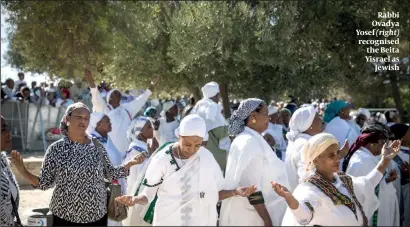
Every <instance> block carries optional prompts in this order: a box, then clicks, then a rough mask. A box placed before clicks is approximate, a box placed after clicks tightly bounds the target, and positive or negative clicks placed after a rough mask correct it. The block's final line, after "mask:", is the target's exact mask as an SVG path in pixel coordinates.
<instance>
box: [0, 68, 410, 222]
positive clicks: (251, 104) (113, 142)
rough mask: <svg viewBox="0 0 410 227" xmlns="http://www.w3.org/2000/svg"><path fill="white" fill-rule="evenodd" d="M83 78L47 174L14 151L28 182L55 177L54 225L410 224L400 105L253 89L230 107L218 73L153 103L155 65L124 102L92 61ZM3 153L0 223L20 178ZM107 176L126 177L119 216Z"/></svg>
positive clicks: (7, 218)
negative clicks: (374, 109) (370, 106)
mask: <svg viewBox="0 0 410 227" xmlns="http://www.w3.org/2000/svg"><path fill="white" fill-rule="evenodd" d="M85 78H86V81H87V82H88V86H89V90H90V93H91V100H92V108H89V107H87V106H86V105H84V104H82V103H80V102H78V100H77V101H74V100H73V101H72V103H67V101H66V102H65V103H64V104H67V109H66V112H65V115H64V117H63V118H62V120H61V124H60V129H61V131H62V133H63V135H64V137H63V139H61V140H58V141H57V142H55V143H53V144H52V145H50V146H49V148H48V150H47V151H46V155H45V157H44V162H43V166H42V168H41V171H40V174H39V175H38V176H37V175H34V174H33V173H30V172H29V171H28V170H27V168H26V167H25V165H24V160H23V159H22V157H21V156H20V154H19V153H18V152H17V151H13V152H12V153H11V160H12V165H14V166H15V167H16V169H17V170H18V171H19V172H20V174H21V175H22V176H23V177H24V178H25V179H27V180H28V181H29V182H30V184H32V185H33V187H35V188H39V189H42V190H46V189H48V188H50V187H52V186H54V187H55V189H54V192H53V196H52V199H51V203H50V209H51V212H52V214H53V225H55V226H65V225H88V226H107V225H108V226H149V225H153V226H163V225H168V226H174V225H175V226H186V225H195V226H202V225H206V226H216V225H219V226H238V225H247V226H295V225H313V226H330V225H332V226H334V225H337V226H342V225H343V226H352V225H355V226H359V225H361V226H369V225H372V226H408V225H410V191H409V183H410V182H409V175H410V170H409V169H410V168H409V164H408V163H409V161H410V150H409V147H410V129H409V126H408V125H406V124H403V123H401V119H400V116H399V114H398V113H397V112H395V111H389V112H386V113H384V114H383V116H384V118H383V117H381V116H380V114H379V115H378V116H372V115H371V114H370V112H369V110H367V109H364V108H357V109H355V110H353V108H354V106H353V105H352V104H351V103H349V102H346V101H344V100H330V101H326V100H322V101H321V102H319V100H312V102H309V103H306V104H303V105H301V106H300V107H299V106H298V105H297V103H296V101H295V100H294V99H292V100H291V101H290V102H288V103H283V102H274V101H270V102H265V101H264V100H261V99H257V98H248V99H244V100H241V101H240V102H235V101H234V102H233V103H231V105H230V108H231V110H232V111H233V113H232V115H231V117H230V118H229V119H225V117H224V114H223V113H224V108H223V106H222V104H221V103H220V99H221V98H220V90H219V85H218V84H217V83H216V82H209V83H207V84H205V85H204V86H203V87H202V95H203V98H202V99H201V100H192V99H190V100H188V97H184V98H182V99H181V98H177V99H176V100H165V101H164V102H163V103H161V105H155V104H158V103H155V104H154V103H153V102H152V101H151V102H149V97H150V95H151V94H152V93H153V92H155V90H154V89H155V87H156V86H157V85H156V82H157V78H156V77H153V78H152V82H151V84H150V85H149V87H148V88H147V89H146V90H145V91H143V92H141V93H140V94H139V95H136V96H134V97H132V98H130V99H129V100H127V101H126V102H124V101H123V100H124V99H123V94H124V93H122V92H121V91H120V90H118V89H111V88H109V89H107V90H101V89H99V88H100V87H102V86H97V85H96V84H95V82H94V78H93V76H92V73H91V72H90V71H89V70H88V69H87V68H86V69H85ZM20 79H21V78H20ZM7 87H9V86H8V85H7ZM7 91H8V90H7ZM106 91H108V92H106ZM104 92H106V93H104ZM62 93H64V92H62ZM68 97H69V95H68ZM1 126H2V131H1V132H2V140H1V149H2V150H11V149H12V144H11V135H10V131H9V129H8V127H7V123H6V122H5V120H4V119H3V118H2V123H1ZM1 158H2V159H1V164H2V166H1V167H2V168H1V171H2V174H1V175H0V177H1V179H0V180H1V182H6V184H2V186H1V187H2V188H1V190H0V193H2V194H1V195H0V198H2V199H4V203H3V202H2V204H1V209H0V217H1V222H0V223H1V225H2V226H3V225H4V226H11V225H14V223H15V222H21V221H20V220H19V218H18V212H17V211H16V208H18V204H19V188H18V184H17V182H16V181H15V177H14V175H13V173H12V172H11V170H10V164H9V162H8V161H7V157H6V155H5V154H4V153H2V156H1ZM104 166H108V168H107V169H105V168H104ZM3 172H4V174H3ZM104 179H106V180H109V182H111V183H113V184H117V185H120V186H121V190H122V193H121V194H122V195H121V196H118V197H117V198H116V201H117V202H118V204H123V205H125V206H128V207H129V209H128V213H127V217H126V218H125V219H123V220H119V219H116V218H112V217H113V216H112V215H109V212H111V211H110V210H108V209H107V194H106V187H105V184H104ZM8 182H10V183H8Z"/></svg>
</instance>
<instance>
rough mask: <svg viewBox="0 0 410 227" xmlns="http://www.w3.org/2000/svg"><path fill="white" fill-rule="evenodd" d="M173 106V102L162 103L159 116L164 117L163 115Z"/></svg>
mask: <svg viewBox="0 0 410 227" xmlns="http://www.w3.org/2000/svg"><path fill="white" fill-rule="evenodd" d="M173 106H175V102H174V101H167V102H165V103H164V105H163V106H162V112H161V116H163V117H165V113H166V112H167V111H168V110H170V109H171V108H172V107H173Z"/></svg>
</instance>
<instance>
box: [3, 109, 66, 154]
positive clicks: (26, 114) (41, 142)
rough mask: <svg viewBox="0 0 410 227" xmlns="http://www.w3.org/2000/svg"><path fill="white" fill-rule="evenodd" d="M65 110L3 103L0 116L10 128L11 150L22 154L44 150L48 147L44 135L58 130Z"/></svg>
mask: <svg viewBox="0 0 410 227" xmlns="http://www.w3.org/2000/svg"><path fill="white" fill-rule="evenodd" d="M65 109H66V108H65V107H61V108H56V107H52V106H40V105H35V104H32V103H21V102H18V101H6V102H4V103H3V104H2V108H1V114H2V115H3V117H4V119H5V120H6V122H7V124H8V125H9V127H10V130H11V133H12V138H13V149H19V150H21V151H23V152H25V151H29V150H45V149H46V148H47V146H48V145H47V141H46V139H45V133H46V131H47V130H48V129H50V128H58V126H59V123H60V120H61V118H62V116H63V115H64V112H65ZM17 141H18V142H19V143H16V142H17ZM20 145H21V147H20Z"/></svg>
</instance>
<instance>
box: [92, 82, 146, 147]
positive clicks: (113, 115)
mask: <svg viewBox="0 0 410 227" xmlns="http://www.w3.org/2000/svg"><path fill="white" fill-rule="evenodd" d="M91 94H92V99H91V101H92V103H93V110H94V112H100V113H104V114H107V115H108V117H110V120H111V123H112V131H111V132H110V133H109V135H110V137H111V139H112V141H113V142H114V144H115V146H116V147H117V148H118V150H119V151H120V152H122V153H123V155H125V152H126V151H127V150H128V146H129V144H130V141H129V140H128V139H127V130H128V127H129V125H130V124H131V121H132V119H133V118H134V116H135V115H136V114H137V113H138V112H139V111H140V109H141V107H143V106H144V104H145V103H146V102H147V100H148V97H149V96H150V95H151V91H150V90H149V89H147V90H145V91H144V93H142V94H141V95H140V96H138V97H137V98H135V99H134V100H133V101H132V102H129V103H124V104H121V105H120V106H119V107H117V108H116V109H113V108H112V106H111V105H109V104H107V103H105V101H104V99H103V97H102V96H101V94H100V92H99V91H98V89H97V88H91Z"/></svg>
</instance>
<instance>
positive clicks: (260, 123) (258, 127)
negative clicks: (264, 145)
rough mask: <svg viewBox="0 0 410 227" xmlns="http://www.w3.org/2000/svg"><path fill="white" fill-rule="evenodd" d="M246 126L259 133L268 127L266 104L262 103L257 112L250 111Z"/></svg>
mask: <svg viewBox="0 0 410 227" xmlns="http://www.w3.org/2000/svg"><path fill="white" fill-rule="evenodd" d="M253 120H254V121H253ZM253 122H255V123H253ZM247 126H248V127H250V128H252V129H253V130H255V131H257V132H259V133H262V132H264V131H265V130H266V129H268V126H269V115H268V107H267V106H266V104H263V105H262V108H261V109H260V110H259V112H256V111H254V112H252V113H251V116H250V117H249V119H248V125H247Z"/></svg>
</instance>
